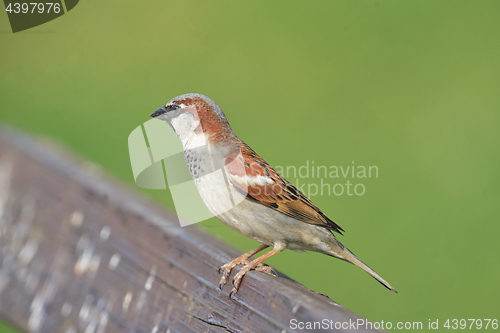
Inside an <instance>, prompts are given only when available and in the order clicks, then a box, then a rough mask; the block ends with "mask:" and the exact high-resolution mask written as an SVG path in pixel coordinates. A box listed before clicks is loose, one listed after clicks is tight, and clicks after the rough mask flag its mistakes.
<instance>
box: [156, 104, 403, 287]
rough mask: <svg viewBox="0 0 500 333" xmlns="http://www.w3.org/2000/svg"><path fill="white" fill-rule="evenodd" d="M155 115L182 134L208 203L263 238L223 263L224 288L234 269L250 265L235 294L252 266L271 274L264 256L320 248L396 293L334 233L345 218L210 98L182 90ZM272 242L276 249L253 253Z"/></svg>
mask: <svg viewBox="0 0 500 333" xmlns="http://www.w3.org/2000/svg"><path fill="white" fill-rule="evenodd" d="M151 117H154V118H157V119H160V120H165V121H167V123H168V124H169V125H170V127H171V128H172V129H173V130H174V131H175V133H176V134H177V136H178V137H179V138H180V140H181V141H182V145H183V148H184V157H185V159H186V163H187V165H188V168H189V171H190V173H191V176H192V177H193V179H194V182H195V184H196V187H197V188H198V191H199V193H200V196H201V198H202V199H203V202H204V203H205V204H206V206H207V208H208V210H209V211H210V212H211V213H212V214H213V215H214V216H216V217H217V218H218V219H219V220H220V221H221V222H222V223H224V224H225V225H227V226H228V227H230V228H232V229H234V230H236V231H237V232H239V233H241V234H243V235H245V236H246V237H249V238H251V239H254V240H256V241H257V242H259V243H261V244H262V245H260V246H259V247H257V248H256V249H254V250H252V251H249V252H247V253H245V254H243V255H242V256H240V257H238V258H236V259H234V260H232V261H230V262H228V263H227V264H225V265H223V266H222V267H221V268H220V270H219V272H220V271H222V278H221V280H220V283H219V287H220V288H221V289H222V288H223V287H224V285H225V284H226V282H227V279H228V276H229V274H230V273H231V270H232V269H233V268H234V267H235V266H237V265H240V264H242V265H244V266H243V268H242V269H241V270H240V271H239V272H238V274H236V276H235V277H234V279H233V285H234V288H233V289H232V291H231V293H230V296H231V295H232V294H233V293H236V292H237V291H238V288H239V286H240V284H241V281H242V279H243V277H244V276H245V274H246V273H248V272H249V271H250V270H258V271H264V272H267V273H271V272H272V269H271V268H270V267H269V266H266V265H264V264H262V262H263V261H264V260H266V259H267V258H269V257H271V256H273V255H275V254H277V253H279V252H281V251H283V250H285V249H290V250H295V251H316V252H320V253H323V254H326V255H329V256H331V257H335V258H339V259H342V260H344V261H347V262H350V263H352V264H354V265H356V266H358V267H360V268H361V269H363V270H364V271H365V272H367V273H368V274H370V275H371V276H372V277H374V278H375V279H376V280H377V281H379V282H380V283H381V284H383V285H384V286H385V287H386V288H388V289H390V290H392V291H395V292H396V290H395V289H394V288H392V287H391V285H390V284H389V283H387V282H386V281H385V280H384V279H382V278H381V277H380V276H379V275H378V274H377V273H375V272H374V271H373V270H372V269H371V268H369V267H368V266H367V265H365V264H364V263H363V262H361V260H359V259H358V258H357V257H356V256H355V255H354V254H353V253H352V252H351V251H349V250H348V249H347V248H346V247H345V246H344V245H343V244H342V243H340V242H339V241H338V240H337V238H336V237H335V236H334V232H336V233H339V234H341V235H342V232H343V231H344V230H343V229H342V228H341V227H340V226H339V225H337V224H336V223H335V222H333V221H332V220H330V219H329V218H328V217H327V216H326V215H325V214H324V213H323V212H322V211H321V210H320V209H319V208H318V207H316V206H315V205H314V204H313V203H312V202H311V201H310V200H309V199H308V198H306V196H305V195H304V194H302V193H301V192H300V191H299V190H297V188H296V187H295V186H293V185H292V184H291V183H290V182H288V181H287V180H286V179H285V178H283V177H282V176H281V175H280V174H279V173H277V172H276V171H275V170H274V169H273V168H272V167H271V166H270V165H269V164H267V163H266V162H265V161H264V160H263V159H262V158H261V157H260V156H259V155H257V154H256V153H255V152H254V151H253V150H252V149H251V148H250V147H249V146H248V145H247V144H246V143H245V142H243V141H242V140H241V139H240V138H238V137H237V136H236V134H234V132H233V130H232V129H231V126H229V123H228V121H227V119H226V117H225V115H224V113H223V112H222V110H221V108H220V107H219V106H218V105H217V104H216V103H215V102H214V101H212V100H211V99H210V98H208V97H206V96H203V95H200V94H185V95H181V96H178V97H175V98H173V99H172V100H170V101H169V102H168V103H167V104H166V105H165V106H162V107H161V108H159V109H158V110H156V111H155V112H154V113H153V114H152V115H151ZM217 171H218V173H217ZM221 175H222V176H221ZM270 246H272V247H273V249H272V250H270V251H269V252H267V253H265V254H264V255H262V256H260V257H258V258H257V259H254V260H252V261H250V260H249V259H250V257H252V256H253V255H255V254H257V253H258V252H260V251H262V250H264V249H266V248H267V247H270Z"/></svg>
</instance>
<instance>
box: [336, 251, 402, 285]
mask: <svg viewBox="0 0 500 333" xmlns="http://www.w3.org/2000/svg"><path fill="white" fill-rule="evenodd" d="M334 257H336V258H339V259H342V260H344V261H347V262H350V263H351V264H353V265H356V266H358V267H359V268H361V269H362V270H364V271H365V272H367V273H368V274H370V275H371V276H372V277H373V278H375V280H377V281H378V282H380V283H381V284H382V285H383V286H384V287H386V288H387V289H389V290H392V291H394V292H395V293H397V291H396V289H394V288H393V287H392V286H391V285H390V284H389V283H388V282H387V281H386V280H384V279H383V278H382V277H381V276H380V275H378V274H377V273H375V271H374V270H373V269H371V268H370V267H368V265H366V264H365V263H364V262H362V261H361V260H359V258H358V257H356V256H355V255H354V253H352V252H351V251H349V249H348V248H347V247H344V248H343V250H342V251H341V252H340V253H338V252H336V253H335V255H334Z"/></svg>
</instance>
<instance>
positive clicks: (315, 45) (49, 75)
mask: <svg viewBox="0 0 500 333" xmlns="http://www.w3.org/2000/svg"><path fill="white" fill-rule="evenodd" d="M499 17H500V1H498V0H491V1H486V0H485V1H457V0H453V1H435V0H432V1H430V0H429V1H334V0H328V1H313V2H310V1H308V2H306V1H301V2H299V1H295V2H290V1H272V2H271V1H234V0H232V1H188V0H183V1H176V2H172V1H150V2H132V1H131V2H124V1H116V0H115V1H112V0H107V1H95V0H86V1H82V2H80V3H79V4H78V6H77V7H75V9H74V10H72V11H71V12H70V13H68V14H66V15H63V16H62V17H60V18H58V19H56V20H54V21H51V22H48V23H46V24H44V25H41V26H38V27H36V28H33V29H30V30H27V31H24V32H20V33H16V34H13V33H12V32H11V30H10V27H9V23H8V21H7V15H6V14H5V13H3V14H2V13H0V106H1V109H0V110H1V111H0V122H2V123H10V124H13V125H15V126H16V127H18V128H21V129H23V130H25V131H28V132H33V133H41V134H44V135H47V136H50V137H52V138H54V139H56V140H59V141H61V142H62V143H63V144H65V145H67V146H68V147H69V148H70V149H73V150H74V151H76V152H77V153H79V154H80V155H82V156H83V157H84V158H87V159H89V160H91V161H94V162H96V163H98V164H100V165H102V166H103V167H104V168H105V169H106V170H107V171H108V172H110V173H112V174H114V175H115V176H117V177H118V178H120V179H122V180H123V181H125V182H127V183H128V184H129V185H130V186H131V187H134V182H133V177H132V171H131V167H130V161H129V157H128V147H127V137H128V135H129V133H130V132H131V131H132V130H133V129H134V128H136V127H137V126H139V125H140V124H142V123H143V122H145V121H147V120H149V119H150V118H149V115H150V114H151V113H152V112H153V111H154V110H156V109H157V108H158V107H159V106H161V105H162V104H165V103H166V102H167V101H168V100H169V99H171V98H172V97H175V96H177V95H180V94H183V93H188V92H199V93H202V94H205V95H207V96H209V97H211V98H212V99H214V100H215V101H216V102H217V103H218V104H219V105H220V106H221V107H222V109H223V110H224V111H225V113H226V116H227V118H228V119H229V121H230V123H231V125H232V127H233V129H234V131H235V132H236V133H237V134H238V135H239V136H240V137H241V138H242V139H243V140H245V141H246V142H247V143H248V144H249V145H250V146H251V147H252V148H253V149H254V150H256V151H257V152H258V153H259V154H260V155H261V156H262V157H263V158H264V159H266V160H267V161H268V162H269V163H270V164H271V165H274V166H276V165H280V166H296V167H299V166H301V165H304V164H305V163H306V161H307V160H309V161H314V162H315V165H326V166H331V165H336V166H344V167H347V166H349V165H352V161H354V162H355V165H364V166H370V165H375V166H378V169H379V177H378V178H373V177H372V178H371V179H361V180H360V179H352V178H351V177H349V178H347V179H349V180H350V181H351V183H358V182H361V183H363V184H364V185H365V187H366V193H365V194H364V195H363V196H356V195H354V196H348V195H345V194H344V195H342V196H335V195H330V196H328V195H323V196H319V195H318V196H314V197H312V200H313V201H314V203H315V204H316V205H318V206H319V207H320V208H321V209H322V210H323V211H324V212H325V213H326V214H327V215H328V216H329V217H330V218H332V219H333V220H334V221H336V222H337V223H339V224H340V225H341V226H342V227H343V228H344V229H345V230H346V233H345V236H343V237H340V239H341V241H342V242H343V243H344V244H346V245H347V246H348V247H349V248H350V249H351V250H352V251H353V252H354V253H356V255H358V256H359V257H360V258H361V259H362V260H363V261H364V262H366V263H367V264H368V265H370V266H371V267H372V268H373V269H374V270H375V271H377V272H378V273H379V274H380V275H381V276H382V277H383V278H385V279H386V280H387V281H388V282H389V283H391V284H392V285H393V286H394V287H395V288H396V289H397V290H398V291H399V294H395V293H392V292H390V291H388V290H386V289H385V288H384V287H382V286H381V285H379V284H378V283H377V282H376V281H375V280H374V279H372V278H371V277H369V276H368V275H367V274H365V273H364V272H362V271H361V270H360V269H359V268H356V267H355V266H353V265H349V264H347V263H344V262H342V261H340V260H335V259H333V258H330V257H327V256H324V255H320V254H316V253H294V252H291V251H285V252H284V253H282V254H280V255H278V256H275V257H273V258H271V259H270V260H268V263H269V264H270V265H273V266H274V267H276V268H277V269H279V270H280V271H282V272H284V273H285V274H287V275H289V276H290V277H291V278H293V279H296V280H297V281H299V282H301V283H302V284H304V285H305V286H307V287H308V288H311V289H313V290H315V291H318V292H320V293H324V294H327V295H328V296H329V297H330V298H332V299H333V300H335V301H337V302H339V303H340V304H342V305H344V306H345V307H347V308H349V309H350V310H352V311H354V312H356V313H358V314H360V315H361V316H364V317H367V318H368V319H370V320H372V321H381V320H384V321H392V322H394V323H395V322H398V321H412V322H413V321H421V322H423V323H424V327H426V325H427V323H428V320H429V319H431V320H432V321H434V320H436V319H439V320H440V324H441V323H442V322H444V321H445V320H446V319H447V318H458V319H461V318H465V319H468V318H497V319H500V312H499V309H500V297H499V296H500V283H499V282H500V265H499V264H500V246H499V242H498V237H499V233H500V224H499V218H498V217H499V215H500V214H499V213H500V200H499V199H500V190H499V186H500V172H499V165H500V154H499V143H500V131H499V125H500V19H499ZM310 163H311V162H310ZM288 178H289V180H290V181H292V182H295V179H293V177H288ZM347 179H344V178H340V179H326V181H327V182H329V183H330V184H335V183H339V182H340V183H345V181H346V180H347ZM300 181H301V183H316V184H317V183H319V179H317V178H309V179H301V180H300ZM145 192H146V193H147V195H150V196H151V197H153V198H154V199H155V200H158V201H159V202H161V203H162V204H164V205H166V206H171V205H172V202H171V198H170V195H169V194H168V192H165V191H163V192H162V191H145ZM201 225H203V226H204V227H205V228H206V229H207V230H209V231H210V232H211V233H213V234H216V235H218V236H220V237H221V238H222V239H224V240H225V241H227V242H229V243H231V244H233V245H234V246H236V247H238V248H239V249H240V250H242V251H243V250H245V251H246V250H249V249H251V248H253V247H255V246H256V245H257V244H256V243H255V242H254V241H251V240H249V239H246V238H245V237H244V236H241V235H239V234H237V233H235V232H233V231H231V230H229V229H228V228H227V227H225V226H223V225H222V224H221V223H220V222H218V221H217V220H215V219H212V220H209V221H206V222H203V223H201ZM0 327H1V326H0ZM0 331H1V329H0Z"/></svg>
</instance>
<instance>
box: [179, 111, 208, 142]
mask: <svg viewBox="0 0 500 333" xmlns="http://www.w3.org/2000/svg"><path fill="white" fill-rule="evenodd" d="M199 125H200V121H199V120H195V119H194V117H193V115H191V114H189V113H184V114H181V115H179V116H178V117H176V118H174V119H172V126H173V127H174V128H175V132H176V133H177V135H178V136H179V138H180V139H181V141H182V144H183V146H184V148H189V149H193V148H195V147H200V146H204V145H206V140H205V136H204V135H203V133H201V134H196V133H195V130H196V128H197V127H198V126H199Z"/></svg>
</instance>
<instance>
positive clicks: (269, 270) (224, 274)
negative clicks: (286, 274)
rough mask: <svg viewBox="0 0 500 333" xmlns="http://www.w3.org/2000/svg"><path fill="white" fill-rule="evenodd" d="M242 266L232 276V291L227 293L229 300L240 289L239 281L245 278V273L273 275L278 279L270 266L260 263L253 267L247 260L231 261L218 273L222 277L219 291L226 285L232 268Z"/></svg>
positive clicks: (276, 273)
mask: <svg viewBox="0 0 500 333" xmlns="http://www.w3.org/2000/svg"><path fill="white" fill-rule="evenodd" d="M242 264H244V266H243V268H241V270H240V271H239V272H238V273H237V274H236V275H235V276H234V278H233V289H232V290H231V292H230V293H229V298H231V297H232V296H233V295H234V294H236V292H238V289H239V288H240V284H241V281H242V280H243V277H244V276H245V274H246V273H248V272H249V271H251V270H255V271H259V272H264V273H267V274H271V275H274V276H276V277H278V272H277V271H276V270H275V269H274V268H272V267H271V266H267V265H265V264H262V263H258V264H257V265H253V264H252V263H251V262H250V261H248V260H233V261H231V262H228V263H227V264H225V265H222V266H221V267H220V268H219V269H218V271H219V273H220V272H222V277H221V279H220V282H219V289H220V290H222V289H224V286H225V285H226V283H227V280H228V278H229V275H230V274H231V271H232V270H233V268H234V267H236V266H238V265H242Z"/></svg>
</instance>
